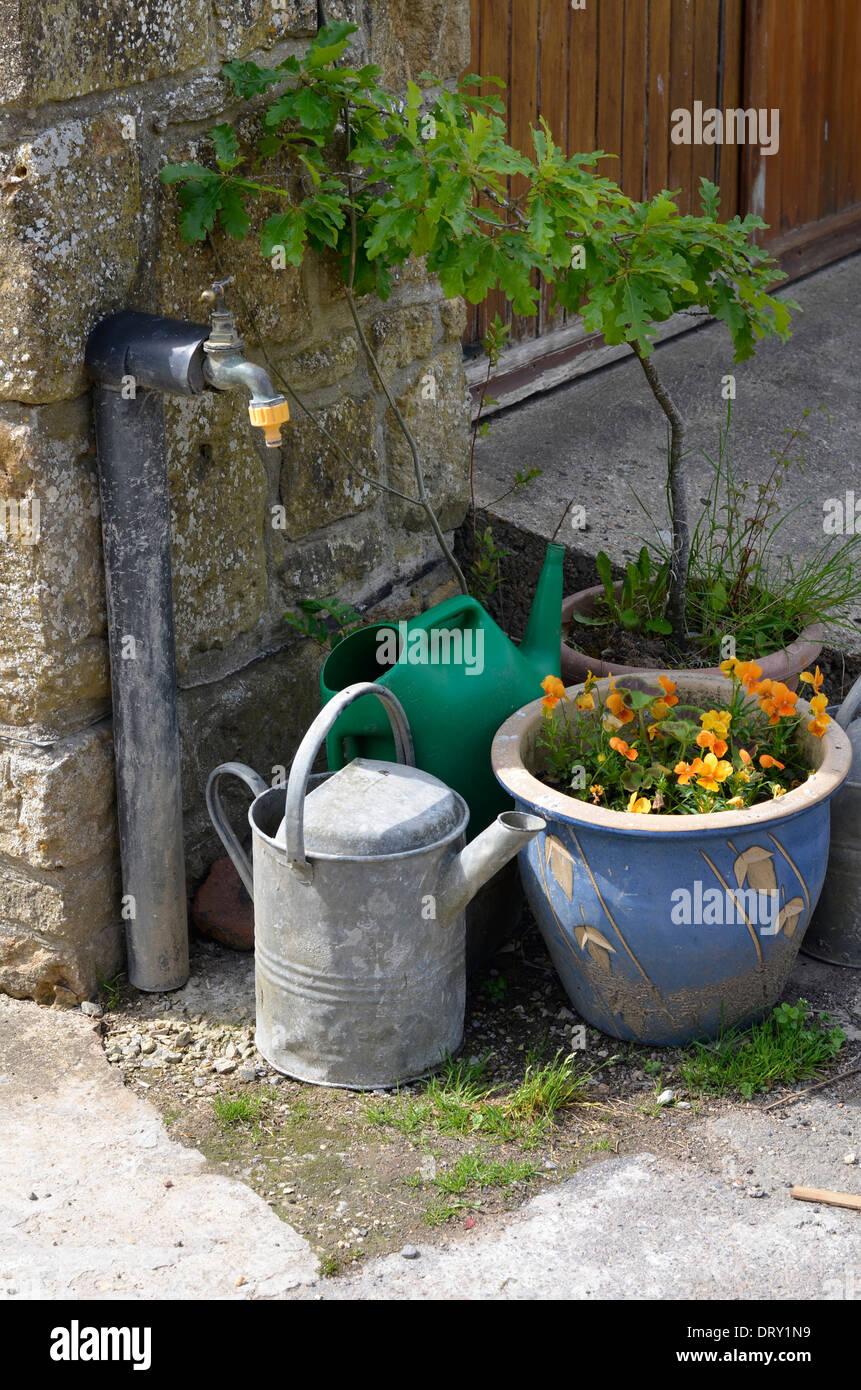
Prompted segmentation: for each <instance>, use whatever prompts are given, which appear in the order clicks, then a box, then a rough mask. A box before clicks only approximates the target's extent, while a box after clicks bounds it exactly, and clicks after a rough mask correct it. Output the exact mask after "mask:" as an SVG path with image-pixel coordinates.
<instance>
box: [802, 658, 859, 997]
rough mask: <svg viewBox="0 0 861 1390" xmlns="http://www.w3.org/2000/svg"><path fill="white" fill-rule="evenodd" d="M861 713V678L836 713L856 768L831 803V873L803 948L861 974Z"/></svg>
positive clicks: (817, 957) (829, 854)
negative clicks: (844, 731)
mask: <svg viewBox="0 0 861 1390" xmlns="http://www.w3.org/2000/svg"><path fill="white" fill-rule="evenodd" d="M859 709H861V677H859V678H858V680H857V681H856V682H855V684H854V685H853V687H852V689H851V690H850V691H849V694H848V695H847V696H846V699H845V700H844V701H843V704H842V705H841V706H840V708H839V710H837V712H836V715H835V718H836V720H837V723H838V724H839V725H840V727H841V729H845V730H846V732H847V733H848V735H849V741H850V743H851V744H852V767H851V769H850V772H849V776H848V777H847V779H846V781H845V782H844V783H843V786H842V787H841V788H840V791H839V792H838V793H837V795H836V796H835V798H834V800H833V801H832V803H831V845H830V849H829V853H828V870H827V873H826V875H825V883H824V885H823V888H822V894H821V896H820V898H819V903H818V906H817V908H816V911H815V912H814V914H813V919H812V921H811V923H810V927H809V929H808V932H807V937H806V938H805V942H804V946H803V948H802V949H803V950H804V951H805V953H806V954H807V955H810V956H814V957H815V958H816V959H817V960H825V961H827V962H828V963H829V964H831V965H850V966H854V967H855V969H856V970H861V719H856V718H855V715H856V714H857V713H858V711H859ZM829 713H833V711H829Z"/></svg>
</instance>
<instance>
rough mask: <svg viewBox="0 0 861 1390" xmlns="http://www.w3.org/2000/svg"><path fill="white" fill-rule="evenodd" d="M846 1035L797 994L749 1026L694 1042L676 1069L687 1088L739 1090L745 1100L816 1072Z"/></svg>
mask: <svg viewBox="0 0 861 1390" xmlns="http://www.w3.org/2000/svg"><path fill="white" fill-rule="evenodd" d="M845 1041H846V1034H845V1033H844V1032H843V1030H842V1028H838V1027H836V1026H834V1020H833V1019H832V1018H831V1016H830V1015H829V1014H827V1013H821V1012H820V1013H819V1014H815V1013H814V1012H813V1011H812V1010H811V1007H810V1005H809V1003H808V1002H807V1000H806V999H799V1000H798V1001H797V1002H796V1003H795V1004H788V1003H783V1004H778V1005H777V1007H776V1008H775V1009H774V1010H773V1011H772V1013H771V1014H770V1015H769V1017H768V1018H766V1019H764V1020H763V1022H762V1023H758V1024H756V1025H755V1026H754V1027H753V1028H751V1029H748V1030H741V1029H731V1030H728V1031H726V1032H723V1033H721V1035H720V1037H718V1038H717V1039H715V1041H714V1042H710V1043H694V1044H693V1045H692V1046H691V1047H690V1048H688V1049H687V1051H686V1053H685V1054H684V1056H683V1057H682V1060H681V1063H680V1071H681V1075H682V1077H683V1079H684V1082H685V1084H686V1085H687V1086H688V1087H689V1088H690V1089H691V1090H696V1091H712V1092H716V1093H717V1094H718V1095H725V1094H726V1093H727V1092H728V1091H738V1092H739V1093H740V1094H741V1095H742V1096H744V1097H745V1099H747V1100H749V1099H750V1098H751V1096H753V1095H754V1094H755V1093H756V1092H757V1091H767V1090H769V1089H770V1088H771V1087H772V1086H777V1085H781V1084H782V1085H791V1084H792V1083H793V1082H796V1081H805V1080H807V1079H808V1078H810V1077H812V1076H816V1075H818V1074H819V1072H820V1071H821V1069H822V1068H823V1067H826V1066H828V1065H829V1064H830V1063H831V1062H833V1061H834V1058H835V1057H836V1056H837V1054H838V1052H839V1051H840V1049H841V1047H842V1046H843V1044H844V1042H845Z"/></svg>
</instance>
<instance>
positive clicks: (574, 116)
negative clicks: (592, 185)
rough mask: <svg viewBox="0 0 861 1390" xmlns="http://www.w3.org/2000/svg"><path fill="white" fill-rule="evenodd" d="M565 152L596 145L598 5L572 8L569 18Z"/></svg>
mask: <svg viewBox="0 0 861 1390" xmlns="http://www.w3.org/2000/svg"><path fill="white" fill-rule="evenodd" d="M568 64H569V67H568V153H569V154H589V153H590V152H591V151H592V150H595V149H598V147H599V146H598V139H597V135H596V129H595V121H596V113H597V109H598V7H597V5H588V6H587V8H586V9H585V10H572V11H571V14H570V16H569V21H568Z"/></svg>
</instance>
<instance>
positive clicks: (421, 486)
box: [344, 106, 469, 594]
mask: <svg viewBox="0 0 861 1390" xmlns="http://www.w3.org/2000/svg"><path fill="white" fill-rule="evenodd" d="M344 126H345V131H346V137H347V153H348V154H349V144H350V111H349V107H346V106H345V107H344ZM347 183H348V188H349V192H350V270H349V276H348V279H347V284H346V286H345V293H346V296H347V306H348V308H349V310H350V314H351V316H352V319H353V323H354V324H355V327H356V332H357V333H358V335H359V342H360V343H361V344H362V349H363V351H364V353H365V356H366V357H367V359H368V361H369V362H370V364H371V366H372V367H373V369H374V371H375V373H376V375H377V380H378V381H379V383H380V386H381V387H382V390H383V394H384V396H385V398H386V400H387V401H388V403H389V405H390V406H391V409H392V413H393V415H394V417H395V419H396V420H397V422H398V425H399V426H400V428H401V431H402V433H403V435H404V438H405V439H406V441H407V445H408V446H409V450H410V454H411V455H412V460H413V472H414V473H415V478H416V487H417V489H418V494H419V496H418V505H419V506H420V507H421V508H422V509H423V511H424V513H425V516H426V517H427V519H428V521H429V522H430V524H431V528H432V530H433V533H434V535H435V536H436V539H437V543H438V545H439V548H440V550H441V551H442V553H443V555H444V556H445V558H446V560H447V561H448V564H449V566H450V568H451V570H452V572H453V573H454V575H455V578H456V579H457V582H458V584H459V585H460V590H461V593H464V594H468V593H469V585H468V584H467V582H466V577H465V575H464V573H463V570H462V569H461V567H460V565H459V564H458V563H457V560H456V559H455V557H454V554H453V552H452V550H451V547H450V546H449V544H448V542H447V540H446V538H445V536H444V535H443V532H442V527H441V526H440V524H439V521H438V520H437V517H436V513H435V512H434V510H433V507H432V506H431V504H430V500H429V498H428V495H427V488H426V487H425V480H424V473H423V472H422V466H421V462H420V460H419V451H418V447H417V445H416V441H415V439H414V438H413V434H412V431H411V430H410V428H409V425H408V424H407V422H406V420H405V419H404V417H403V414H402V413H401V410H400V408H399V406H398V403H397V401H396V400H395V398H394V396H393V395H392V393H391V391H390V390H389V385H388V382H387V381H386V379H385V377H384V376H383V373H382V370H381V368H380V364H379V362H378V361H377V358H376V355H375V353H374V350H373V348H372V347H371V344H370V343H369V341H368V337H367V334H366V333H365V330H364V328H363V327H362V321H361V319H360V318H359V311H358V309H357V308H356V300H355V296H354V294H353V285H354V283H355V279H356V253H357V225H356V202H355V199H354V197H353V176H352V175H349V176H348V180H347Z"/></svg>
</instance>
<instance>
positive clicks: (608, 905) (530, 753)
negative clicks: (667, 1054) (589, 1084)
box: [491, 672, 852, 1045]
mask: <svg viewBox="0 0 861 1390" xmlns="http://www.w3.org/2000/svg"><path fill="white" fill-rule="evenodd" d="M673 678H674V680H675V681H676V685H677V688H678V693H679V696H680V699H681V704H682V705H685V704H688V703H690V704H692V705H694V706H695V707H703V705H704V706H705V708H708V707H709V706H710V705H714V706H716V707H720V705H721V702H722V699H723V697H724V695H725V693H726V690H727V689H728V688H729V686H728V683H727V681H726V680H725V679H724V677H723V676H719V677H718V678H717V679H715V678H714V677H709V676H706V675H704V674H702V673H694V672H677V673H674V677H673ZM637 684H638V685H639V686H640V688H642V689H646V690H649V691H654V693H655V694H656V695H659V694H660V693H661V692H660V687H659V686H658V684H657V681H656V680H655V677H654V673H653V672H640V673H639V675H638V677H637ZM579 688H581V687H579ZM579 688H578V687H574V689H572V690H569V691H568V695H569V696H571V695H572V694H574V693H578V691H579ZM598 689H599V691H600V692H601V694H602V695H606V693H607V691H608V689H609V682H608V681H607V680H606V679H605V680H603V681H601V682H599V686H598ZM809 708H810V707H809V705H807V704H806V703H805V701H803V700H799V702H798V709H799V712H800V713H807V712H808V711H809ZM595 717H596V716H595V715H592V714H585V713H584V714H577V712H576V711H575V712H574V713H573V714H572V718H595ZM542 720H543V712H542V703H541V700H535V701H533V703H531V704H529V705H526V706H525V707H524V708H523V709H522V710H519V711H518V712H517V714H514V715H512V716H511V718H510V719H508V720H507V721H506V722H505V723H504V724H503V725H502V727H501V729H500V730H499V732H498V733H497V735H496V738H495V739H494V741H493V747H492V751H491V757H492V761H493V769H494V772H495V773H496V776H497V778H498V779H499V782H500V783H501V785H502V786H503V787H504V788H505V790H506V791H507V792H509V794H510V795H511V796H513V797H514V801H515V806H516V809H517V810H518V811H527V812H529V813H530V814H536V815H540V816H542V817H543V818H544V820H545V821H546V822H547V828H546V830H544V831H542V832H541V834H540V835H538V836H537V837H536V839H535V840H533V842H532V843H531V844H530V845H529V847H528V848H527V849H525V850H523V851H522V852H521V854H520V855H519V856H518V859H519V865H520V874H521V878H522V879H523V885H524V888H525V890H526V896H527V899H528V900H529V905H530V907H531V908H532V911H533V913H534V915H535V918H536V921H537V922H538V925H539V927H540V930H541V933H542V935H543V937H544V940H545V942H546V945H547V949H548V950H549V952H550V955H551V957H552V959H553V963H554V965H555V966H556V969H557V971H558V973H559V976H560V978H561V980H562V983H563V984H564V986H565V989H566V990H567V992H568V995H569V997H570V999H571V1001H572V1003H573V1005H574V1007H575V1008H576V1009H577V1011H578V1013H579V1014H580V1015H581V1016H582V1017H583V1018H585V1019H586V1020H587V1021H588V1022H590V1023H591V1024H593V1025H594V1026H595V1027H596V1028H600V1029H601V1030H602V1031H603V1032H605V1033H608V1034H611V1035H613V1036H615V1037H618V1038H628V1039H631V1040H633V1041H635V1042H640V1043H652V1044H664V1045H680V1044H684V1043H687V1042H690V1041H691V1040H692V1039H694V1038H708V1037H714V1036H715V1035H716V1034H717V1033H719V1032H720V1030H721V1029H722V1028H730V1027H733V1026H735V1025H744V1024H747V1023H751V1022H753V1021H754V1020H755V1019H757V1018H759V1017H761V1016H762V1015H763V1014H765V1013H766V1012H767V1011H768V1010H769V1009H771V1008H772V1007H773V1006H774V1004H776V1003H777V1001H778V999H779V998H780V995H781V993H782V991H783V989H784V986H785V985H786V981H787V978H788V976H789V972H790V970H791V969H792V966H793V964H794V961H795V958H796V955H797V953H798V948H799V946H800V945H801V942H802V940H803V938H804V933H805V931H806V930H807V926H808V923H809V921H810V916H811V913H812V912H813V909H814V908H815V907H816V902H817V899H818V897H819V894H820V891H821V889H822V883H823V879H824V876H825V869H826V864H827V862H828V843H829V811H830V807H829V801H830V798H831V797H832V796H833V795H834V793H835V792H836V791H837V790H838V788H839V787H840V785H841V783H842V782H843V780H844V778H845V777H846V775H847V773H848V772H849V768H850V764H851V760H852V746H851V744H850V741H849V738H848V737H847V735H846V734H845V732H844V731H843V730H842V729H841V728H840V727H839V725H837V724H836V723H832V724H830V725H829V726H828V728H827V730H826V732H825V736H824V737H823V738H822V739H817V738H815V737H814V736H813V735H812V734H809V733H807V732H806V731H805V732H803V733H802V735H801V737H802V738H803V740H804V748H805V752H806V754H807V756H808V759H809V762H810V765H811V766H812V767H814V768H815V771H814V773H813V776H812V777H810V778H808V780H807V781H806V782H805V783H804V784H803V785H802V786H800V787H796V788H795V789H794V790H793V791H789V792H787V793H786V794H785V796H782V797H781V798H780V799H779V800H775V801H766V802H762V803H760V804H758V805H755V806H750V807H747V808H745V809H744V810H740V811H722V812H718V813H715V814H711V815H706V814H701V815H691V816H685V815H667V816H662V815H654V814H649V815H635V814H630V813H628V812H627V811H610V810H606V809H605V808H603V807H600V806H594V805H592V804H591V803H589V802H585V801H578V800H577V799H576V798H575V797H572V796H567V795H566V794H565V793H564V792H561V791H558V790H554V789H553V788H551V787H549V786H546V785H545V784H544V783H543V782H541V781H539V780H538V778H537V777H536V776H535V775H534V772H535V771H539V770H540V756H541V755H540V751H538V750H536V742H535V740H536V735H537V733H538V731H539V729H540V728H541V725H542ZM801 727H802V729H803V730H804V729H805V726H804V725H802V726H801Z"/></svg>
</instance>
